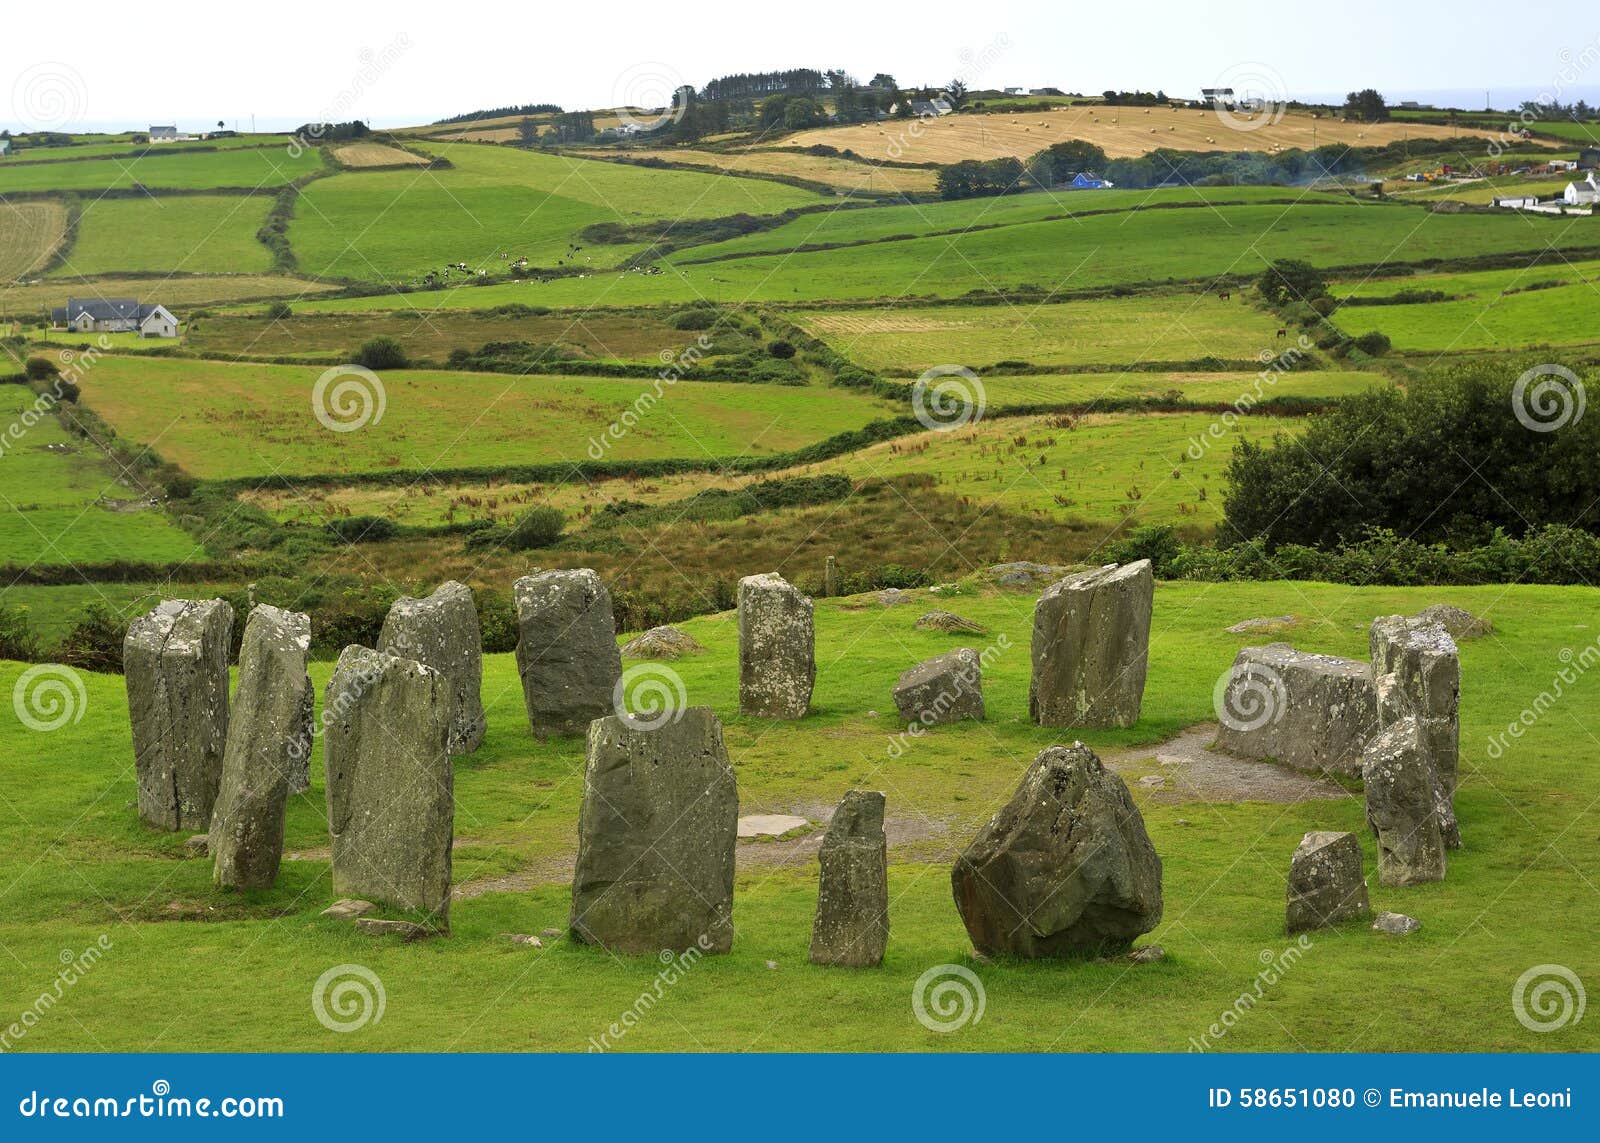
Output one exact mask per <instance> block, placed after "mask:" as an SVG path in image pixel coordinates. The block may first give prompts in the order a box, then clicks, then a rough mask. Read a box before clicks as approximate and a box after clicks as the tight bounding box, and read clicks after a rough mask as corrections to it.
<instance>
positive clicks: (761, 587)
mask: <svg viewBox="0 0 1600 1143" xmlns="http://www.w3.org/2000/svg"><path fill="white" fill-rule="evenodd" d="M816 680H817V659H816V636H815V633H814V630H813V627H812V618H811V600H809V599H807V598H806V597H805V596H804V595H802V594H800V590H799V589H798V588H796V587H795V586H794V585H793V584H791V583H789V582H788V581H787V580H785V579H784V578H783V577H782V576H780V575H779V574H778V573H777V572H765V573H763V574H761V575H749V576H745V577H744V578H743V579H741V580H740V581H739V709H740V711H741V712H743V713H744V714H749V715H755V716H756V717H758V718H802V717H804V715H805V713H806V709H807V708H808V707H809V706H810V705H811V688H812V686H813V685H814V684H815V683H816Z"/></svg>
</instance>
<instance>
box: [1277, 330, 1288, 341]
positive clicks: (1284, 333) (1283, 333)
mask: <svg viewBox="0 0 1600 1143" xmlns="http://www.w3.org/2000/svg"><path fill="white" fill-rule="evenodd" d="M1288 336H1289V331H1288V330H1286V329H1280V330H1278V340H1279V341H1282V340H1283V339H1284V338H1286V337H1288Z"/></svg>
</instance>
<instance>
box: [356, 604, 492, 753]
mask: <svg viewBox="0 0 1600 1143" xmlns="http://www.w3.org/2000/svg"><path fill="white" fill-rule="evenodd" d="M378 650H380V651H383V652H385V653H387V654H390V655H396V656H398V657H399V658H402V659H414V660H415V661H417V662H419V663H421V664H423V665H424V666H428V667H432V668H433V669H434V670H436V671H438V672H439V673H440V674H441V675H443V676H444V677H445V680H446V681H447V682H449V684H450V694H451V699H452V701H451V707H450V753H451V754H471V753H472V752H473V751H474V750H476V749H477V748H478V746H479V744H480V743H482V742H483V730H484V719H483V696H482V694H481V693H480V692H481V691H482V689H483V634H482V632H481V631H480V630H479V628H478V608H477V606H476V605H475V604H474V603H473V602H472V590H471V589H470V588H469V587H467V585H466V584H464V583H457V582H456V581H455V580H449V581H447V582H445V583H442V584H440V585H439V586H438V587H437V588H435V589H434V591H433V594H432V595H430V596H428V597H427V598H426V599H413V598H411V596H409V595H402V596H401V597H400V598H399V599H397V600H395V601H394V605H393V606H391V607H390V608H389V614H388V616H387V617H386V618H385V619H384V621H383V632H382V634H380V635H379V636H378Z"/></svg>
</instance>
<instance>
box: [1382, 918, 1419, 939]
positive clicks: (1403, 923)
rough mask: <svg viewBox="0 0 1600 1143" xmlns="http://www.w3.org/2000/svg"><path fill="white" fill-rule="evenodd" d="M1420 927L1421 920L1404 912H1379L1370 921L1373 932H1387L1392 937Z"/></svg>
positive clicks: (1400, 935)
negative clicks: (1374, 918)
mask: <svg viewBox="0 0 1600 1143" xmlns="http://www.w3.org/2000/svg"><path fill="white" fill-rule="evenodd" d="M1420 928H1422V922H1421V921H1419V920H1417V919H1416V918H1415V917H1408V916H1406V915H1405V914H1404V913H1379V914H1378V919H1377V920H1375V921H1373V922H1372V931H1373V932H1375V933H1388V934H1389V935H1390V936H1392V937H1403V936H1407V935H1409V934H1411V933H1414V932H1416V931H1417V930H1418V929H1420Z"/></svg>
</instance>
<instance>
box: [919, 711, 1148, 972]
mask: <svg viewBox="0 0 1600 1143" xmlns="http://www.w3.org/2000/svg"><path fill="white" fill-rule="evenodd" d="M950 882H951V887H952V889H953V891H954V893H955V900H956V908H957V909H958V910H959V911H960V913H961V920H962V921H963V922H964V923H965V924H966V926H967V934H968V935H969V936H970V937H971V938H972V943H973V945H974V946H975V947H976V948H977V950H978V951H979V952H980V953H984V954H986V955H993V954H996V953H1012V954H1015V955H1017V956H1025V957H1049V956H1102V955H1106V954H1109V953H1119V952H1125V951H1127V949H1128V948H1129V946H1131V945H1132V943H1133V941H1134V939H1135V938H1136V937H1138V936H1140V935H1142V934H1144V933H1148V932H1149V931H1150V930H1151V929H1153V928H1155V927H1156V925H1157V924H1158V923H1160V921H1161V858H1159V857H1158V856H1156V851H1155V846H1153V845H1152V844H1151V843H1150V835H1149V834H1148V833H1146V832H1145V826H1144V818H1143V817H1141V816H1140V814H1139V810H1138V807H1137V806H1135V805H1134V804H1133V798H1132V797H1131V796H1129V794H1128V787H1127V786H1126V785H1124V784H1123V781H1122V779H1121V778H1120V777H1118V776H1117V775H1116V774H1115V773H1114V772H1113V771H1110V770H1108V769H1106V768H1105V766H1104V765H1103V764H1102V763H1101V761H1100V759H1099V758H1097V757H1096V756H1095V753H1094V751H1092V750H1090V749H1089V748H1088V747H1087V746H1085V745H1084V744H1083V743H1081V742H1075V743H1073V744H1072V745H1071V746H1052V747H1050V748H1049V749H1047V750H1045V751H1043V752H1042V753H1040V754H1039V756H1038V757H1037V758H1035V759H1034V760H1033V763H1032V764H1031V765H1030V766H1029V767H1028V771H1027V773H1026V774H1025V775H1024V776H1023V779H1022V783H1021V785H1019V786H1018V787H1017V791H1016V793H1015V794H1013V795H1012V797H1011V800H1010V801H1009V802H1008V803H1006V805H1005V806H1004V807H1003V808H1002V809H1001V810H1000V812H999V813H997V814H995V816H994V817H993V818H991V819H990V820H989V823H988V824H987V825H985V826H984V827H983V829H982V830H980V831H979V832H978V836H977V837H976V838H974V839H973V841H972V843H971V844H970V845H968V846H967V848H966V850H965V851H964V852H963V853H962V854H961V856H960V857H958V858H957V859H956V863H955V867H954V868H953V869H952V870H951V871H950Z"/></svg>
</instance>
